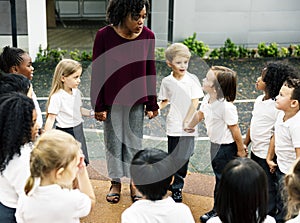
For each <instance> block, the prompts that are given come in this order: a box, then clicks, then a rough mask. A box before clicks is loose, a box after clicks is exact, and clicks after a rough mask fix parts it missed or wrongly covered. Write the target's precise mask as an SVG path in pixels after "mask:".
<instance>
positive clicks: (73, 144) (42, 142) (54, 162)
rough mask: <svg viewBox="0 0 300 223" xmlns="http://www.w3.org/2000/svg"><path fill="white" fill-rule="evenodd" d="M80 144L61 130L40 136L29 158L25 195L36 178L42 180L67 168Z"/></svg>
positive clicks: (53, 130)
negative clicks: (52, 172) (56, 171)
mask: <svg viewBox="0 0 300 223" xmlns="http://www.w3.org/2000/svg"><path fill="white" fill-rule="evenodd" d="M80 148H81V146H80V143H79V142H78V141H76V140H75V139H74V137H73V136H72V135H70V134H68V133H65V132H63V131H61V130H56V129H51V130H49V131H47V132H45V133H43V134H42V135H41V137H40V138H39V139H38V140H37V141H36V143H35V144H34V148H33V150H32V152H31V156H30V177H29V178H28V180H27V182H26V185H25V188H24V190H25V193H26V194H27V195H28V193H29V192H30V191H31V190H32V189H33V187H34V185H35V183H36V182H35V180H36V179H37V178H40V179H43V178H45V177H47V176H48V174H49V173H50V172H51V171H53V170H55V169H57V170H58V169H59V168H65V169H66V168H67V166H68V165H69V164H70V163H71V162H72V161H73V160H74V159H75V158H76V157H77V155H78V153H79V151H80Z"/></svg>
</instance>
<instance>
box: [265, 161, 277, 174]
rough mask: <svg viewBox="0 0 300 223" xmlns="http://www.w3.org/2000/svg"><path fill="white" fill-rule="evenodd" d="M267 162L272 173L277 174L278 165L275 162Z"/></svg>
mask: <svg viewBox="0 0 300 223" xmlns="http://www.w3.org/2000/svg"><path fill="white" fill-rule="evenodd" d="M266 161H267V164H268V165H269V168H270V173H275V170H276V167H277V164H276V163H275V162H274V161H273V160H269V159H266Z"/></svg>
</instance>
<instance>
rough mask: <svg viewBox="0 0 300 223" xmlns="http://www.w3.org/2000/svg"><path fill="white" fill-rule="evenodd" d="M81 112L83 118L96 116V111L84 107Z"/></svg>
mask: <svg viewBox="0 0 300 223" xmlns="http://www.w3.org/2000/svg"><path fill="white" fill-rule="evenodd" d="M80 112H81V115H82V116H86V117H93V116H94V111H93V110H90V109H87V108H84V107H80Z"/></svg>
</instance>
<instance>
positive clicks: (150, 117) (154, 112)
mask: <svg viewBox="0 0 300 223" xmlns="http://www.w3.org/2000/svg"><path fill="white" fill-rule="evenodd" d="M145 115H147V116H148V118H149V119H152V118H154V117H156V116H157V115H158V110H156V111H145Z"/></svg>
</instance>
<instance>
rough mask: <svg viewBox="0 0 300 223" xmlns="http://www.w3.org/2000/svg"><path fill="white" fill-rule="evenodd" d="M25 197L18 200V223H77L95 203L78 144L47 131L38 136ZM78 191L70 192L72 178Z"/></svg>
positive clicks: (53, 131) (68, 136)
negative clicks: (76, 183) (75, 181)
mask: <svg viewBox="0 0 300 223" xmlns="http://www.w3.org/2000/svg"><path fill="white" fill-rule="evenodd" d="M30 173H31V175H30V177H29V178H28V180H27V183H26V185H25V193H26V195H24V196H22V197H21V198H20V199H19V203H18V207H17V212H16V218H17V222H18V223H26V222H28V223H29V222H30V223H40V222H43V223H48V222H49V223H50V222H51V223H52V222H65V223H71V222H72V223H73V222H74V223H75V222H77V223H79V222H80V221H79V218H81V217H85V216H87V215H88V214H89V213H90V211H91V208H92V207H93V206H94V204H95V194H94V191H93V188H92V185H91V183H90V180H89V177H88V173H87V169H86V165H85V163H84V159H83V154H82V151H81V149H80V143H79V142H78V141H76V140H75V139H74V137H72V136H71V135H70V134H67V133H65V132H63V131H60V130H55V129H53V130H49V131H47V132H45V133H43V134H42V135H41V137H40V138H39V139H38V140H37V142H36V144H35V145H34V148H33V151H32V153H31V156H30ZM75 178H76V179H77V181H78V187H79V190H78V189H75V190H74V189H72V183H73V181H74V179H75Z"/></svg>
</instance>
